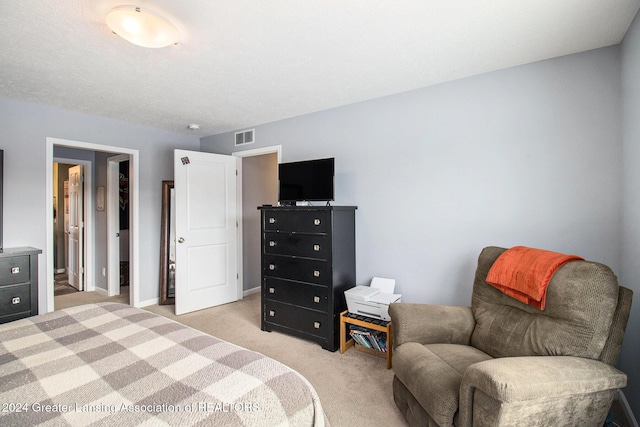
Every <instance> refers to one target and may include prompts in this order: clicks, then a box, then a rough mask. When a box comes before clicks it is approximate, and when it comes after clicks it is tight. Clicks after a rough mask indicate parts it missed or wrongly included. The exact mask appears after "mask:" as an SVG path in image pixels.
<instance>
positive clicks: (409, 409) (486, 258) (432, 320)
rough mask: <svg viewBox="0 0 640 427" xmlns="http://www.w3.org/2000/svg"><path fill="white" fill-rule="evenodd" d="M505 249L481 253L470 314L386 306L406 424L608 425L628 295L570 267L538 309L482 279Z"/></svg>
mask: <svg viewBox="0 0 640 427" xmlns="http://www.w3.org/2000/svg"><path fill="white" fill-rule="evenodd" d="M504 251H505V249H504V248H498V247H487V248H485V249H483V251H482V253H481V254H480V257H479V259H478V267H477V270H476V277H475V282H474V286H473V295H472V301H471V307H458V306H443V305H429V304H409V303H396V304H391V305H390V307H389V314H390V316H391V320H392V325H393V333H394V337H393V338H394V340H393V371H394V374H395V376H394V378H393V395H394V400H395V402H396V405H397V406H398V408H399V409H400V411H401V412H402V413H403V414H404V416H405V417H406V419H407V421H408V422H409V424H410V425H420V426H451V425H454V426H464V427H467V426H580V427H584V426H602V425H603V424H604V421H605V418H606V416H607V413H608V410H609V408H610V406H611V403H612V401H613V398H614V394H615V392H616V390H618V389H620V388H622V387H624V386H626V383H627V376H626V375H625V374H624V373H622V372H620V371H619V370H617V369H616V368H615V367H614V366H615V365H616V363H617V360H618V355H619V353H620V347H621V346H622V338H623V335H624V330H625V328H626V325H627V320H628V318H629V311H630V309H631V299H632V294H633V293H632V291H631V290H629V289H627V288H624V287H622V286H618V282H617V279H616V276H615V275H614V274H613V272H612V271H611V270H610V269H609V268H608V267H607V266H605V265H602V264H599V263H595V262H590V261H572V262H569V263H567V264H565V265H563V266H562V267H560V268H559V269H558V270H557V271H556V272H555V274H554V275H553V278H552V279H551V282H550V283H549V286H548V288H547V297H546V307H545V309H544V310H543V311H541V310H539V309H537V308H534V307H531V306H529V305H527V304H523V303H521V302H519V301H517V300H515V299H513V298H511V297H509V296H507V295H505V294H503V293H502V292H500V291H499V290H497V289H496V288H494V287H493V286H491V285H489V284H488V283H487V282H486V281H485V279H486V277H487V273H488V271H489V269H490V268H491V266H492V265H493V263H494V261H495V260H496V258H497V257H498V256H499V255H500V254H501V253H502V252H504Z"/></svg>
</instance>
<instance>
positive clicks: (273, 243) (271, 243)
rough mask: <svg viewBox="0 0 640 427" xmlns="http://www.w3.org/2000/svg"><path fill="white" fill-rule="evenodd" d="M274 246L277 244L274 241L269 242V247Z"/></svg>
mask: <svg viewBox="0 0 640 427" xmlns="http://www.w3.org/2000/svg"><path fill="white" fill-rule="evenodd" d="M276 245H277V243H276V242H275V241H273V240H269V246H271V247H274V246H276Z"/></svg>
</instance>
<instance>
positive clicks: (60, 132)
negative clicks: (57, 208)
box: [0, 98, 199, 312]
mask: <svg viewBox="0 0 640 427" xmlns="http://www.w3.org/2000/svg"><path fill="white" fill-rule="evenodd" d="M0 127H1V128H2V132H0V148H2V149H4V150H5V168H4V191H5V193H4V246H5V247H15V246H34V247H37V248H42V249H43V251H44V254H43V255H41V256H40V265H39V280H40V295H41V298H40V303H39V304H40V311H41V312H42V311H44V310H46V309H47V307H46V298H45V297H44V295H46V293H45V290H46V288H45V279H46V268H45V259H46V256H47V252H48V251H49V248H46V247H45V244H46V236H45V233H46V221H47V220H48V218H49V213H48V212H46V211H45V201H46V198H47V197H50V196H51V195H50V194H47V190H46V188H45V183H46V177H45V172H46V164H45V146H46V138H47V137H54V138H62V139H69V140H74V141H83V142H88V143H94V144H103V145H110V146H117V147H123V148H130V149H136V150H139V151H140V279H141V283H140V300H141V301H146V300H150V299H153V298H157V297H158V295H159V283H158V281H159V258H160V252H159V251H160V209H161V198H162V194H161V193H162V180H171V179H173V149H174V148H183V149H187V150H198V148H199V140H198V138H196V137H195V136H189V135H181V134H176V133H171V132H165V131H161V130H158V129H153V128H149V127H145V126H140V125H134V124H131V123H127V122H123V121H118V120H111V119H106V118H101V117H96V116H90V115H86V114H80V113H74V112H70V111H66V110H62V109H59V108H53V107H45V106H40V105H36V104H31V103H25V102H19V101H14V100H10V99H6V98H0ZM97 244H98V243H97Z"/></svg>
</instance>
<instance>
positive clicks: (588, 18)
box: [0, 0, 640, 136]
mask: <svg viewBox="0 0 640 427" xmlns="http://www.w3.org/2000/svg"><path fill="white" fill-rule="evenodd" d="M121 4H135V5H137V6H142V7H146V8H150V9H153V10H156V11H157V12H159V13H160V14H162V15H164V16H165V17H168V18H170V19H171V20H172V21H173V22H174V23H175V25H176V26H177V27H178V28H179V30H180V31H181V34H182V37H181V41H180V43H179V44H178V45H176V46H170V47H166V48H162V49H145V48H141V47H137V46H134V45H131V44H129V43H128V42H126V41H125V40H123V39H121V38H119V37H118V36H116V35H114V34H112V33H111V31H110V30H109V29H108V28H107V26H106V24H105V23H104V16H105V14H106V12H107V11H108V10H109V9H111V8H112V7H115V6H117V5H121ZM639 6H640V0H562V1H560V0H404V1H399V0H304V1H302V0H270V1H265V0H233V1H232V0H188V1H178V0H148V1H147V0H138V1H137V2H136V1H135V0H131V1H123V0H121V1H116V0H92V1H87V0H2V1H0V36H1V38H2V42H3V43H2V48H1V49H0V96H1V97H7V98H13V99H22V100H27V101H32V102H37V103H42V104H48V105H54V106H59V107H63V108H67V109H71V110H75V111H80V112H85V113H89V114H94V115H100V116H106V117H112V118H116V119H122V120H127V121H131V122H135V123H140V124H144V125H149V126H154V127H157V128H161V129H166V130H170V131H176V132H184V133H193V131H189V130H187V125H188V124H189V123H197V124H199V125H200V130H199V131H197V132H195V133H196V134H197V135H199V136H206V135H212V134H216V133H221V132H225V131H229V130H234V129H242V128H246V127H249V126H253V125H257V124H261V123H266V122H271V121H274V120H279V119H283V118H287V117H293V116H297V115H301V114H306V113H310V112H314V111H319V110H324V109H327V108H332V107H336V106H340V105H346V104H350V103H353V102H358V101H363V100H367V99H372V98H377V97H380V96H385V95H390V94H394V93H399V92H404V91H408V90H412V89H416V88H421V87H426V86H429V85H433V84H437V83H440V82H444V81H448V80H454V79H458V78H461V77H467V76H470V75H475V74H480V73H484V72H488V71H493V70H497V69H501V68H506V67H512V66H515V65H521V64H525V63H530V62H535V61H539V60H543V59H547V58H552V57H556V56H561V55H567V54H571V53H576V52H581V51H585V50H590V49H595V48H599V47H604V46H610V45H615V44H618V43H620V42H621V40H622V38H623V37H624V34H625V32H626V30H627V29H628V27H629V25H630V23H631V21H632V20H633V17H634V15H635V14H636V12H637V11H638V8H639Z"/></svg>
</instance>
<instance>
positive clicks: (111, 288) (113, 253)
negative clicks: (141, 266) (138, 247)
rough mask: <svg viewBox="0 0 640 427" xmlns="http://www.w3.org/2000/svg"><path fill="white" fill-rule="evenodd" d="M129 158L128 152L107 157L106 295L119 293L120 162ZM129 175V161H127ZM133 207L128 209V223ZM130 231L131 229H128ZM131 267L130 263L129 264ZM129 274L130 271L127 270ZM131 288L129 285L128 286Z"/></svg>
mask: <svg viewBox="0 0 640 427" xmlns="http://www.w3.org/2000/svg"><path fill="white" fill-rule="evenodd" d="M127 160H130V156H129V155H128V154H117V155H115V156H110V157H107V272H108V273H107V295H108V296H110V297H112V296H115V295H120V238H119V237H118V235H119V234H120V216H119V215H120V213H119V210H118V206H119V203H118V202H119V198H120V193H119V189H120V183H119V176H120V162H124V161H127ZM129 176H131V162H129ZM132 211H133V209H129V223H130V224H131V223H132V222H131V215H132V213H133V212H132ZM129 232H130V233H131V230H129ZM129 269H131V263H130V264H129ZM129 274H131V271H129ZM129 290H131V287H129Z"/></svg>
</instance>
